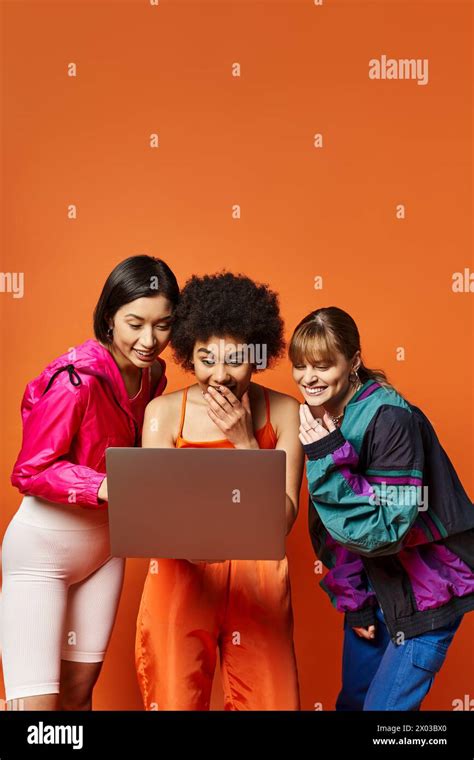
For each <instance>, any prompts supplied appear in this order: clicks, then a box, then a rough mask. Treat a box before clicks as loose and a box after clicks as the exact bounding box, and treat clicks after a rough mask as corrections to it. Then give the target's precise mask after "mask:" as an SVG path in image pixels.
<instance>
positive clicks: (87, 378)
mask: <svg viewBox="0 0 474 760" xmlns="http://www.w3.org/2000/svg"><path fill="white" fill-rule="evenodd" d="M178 298H179V289H178V284H177V282H176V278H175V276H174V274H173V272H172V271H171V269H170V268H169V267H168V266H167V264H165V262H164V261H161V260H160V259H155V258H152V257H150V256H132V257H130V258H128V259H126V260H125V261H122V262H121V263H120V264H118V265H117V266H116V267H115V269H114V270H113V271H112V272H111V274H110V275H109V277H108V278H107V280H106V282H105V285H104V287H103V290H102V293H101V295H100V298H99V301H98V303H97V306H96V309H95V313H94V333H95V339H89V340H86V341H85V342H84V343H82V344H81V345H79V346H76V347H75V348H72V349H69V350H68V352H67V353H65V354H63V355H62V356H60V357H59V358H57V359H54V361H52V362H50V364H48V366H47V367H46V368H45V369H44V370H43V371H42V372H41V374H40V375H39V376H38V377H36V378H35V379H34V380H32V381H31V382H30V383H28V385H27V387H26V391H25V394H24V396H23V401H22V405H21V415H22V420H23V443H22V447H21V451H20V453H19V455H18V459H17V461H16V464H15V466H14V468H13V473H12V476H11V480H12V483H13V485H14V486H16V487H17V488H18V489H19V491H20V492H21V493H22V494H24V498H23V500H22V502H21V504H20V507H19V509H18V510H17V512H16V513H15V514H14V516H13V518H12V520H11V522H10V524H9V525H8V528H7V531H6V533H5V536H4V539H3V547H2V548H3V555H2V560H3V561H2V565H3V631H2V633H3V636H2V638H3V642H2V643H3V672H4V680H5V688H6V697H7V700H9V701H10V700H16V699H21V700H22V707H23V708H24V709H25V710H57V709H62V710H87V709H91V704H92V690H93V687H94V685H95V682H96V681H97V678H98V676H99V673H100V670H101V667H102V661H103V659H104V657H105V653H106V650H107V646H108V643H109V639H110V635H111V633H112V628H113V625H114V621H115V615H116V612H117V607H118V603H119V599H120V594H121V590H122V583H123V575H124V565H125V560H124V559H122V558H118V557H112V556H111V554H110V544H109V529H108V511H107V478H106V477H105V471H106V470H105V450H106V448H107V447H108V446H133V445H139V443H140V434H141V427H142V423H143V416H144V413H145V407H146V405H147V403H148V402H149V401H150V399H151V398H153V397H154V396H158V395H160V394H161V393H163V390H164V388H165V385H166V376H165V367H166V365H165V362H164V361H163V360H162V359H160V358H159V354H160V353H161V352H162V351H163V349H164V348H165V346H166V345H167V343H168V341H169V338H170V332H171V322H172V318H173V310H174V308H175V306H176V304H177V302H178Z"/></svg>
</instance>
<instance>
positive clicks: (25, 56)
mask: <svg viewBox="0 0 474 760" xmlns="http://www.w3.org/2000/svg"><path fill="white" fill-rule="evenodd" d="M2 20H3V42H4V50H3V65H4V72H3V74H4V76H3V79H4V85H3V94H2V105H3V114H4V127H3V144H2V149H3V155H2V182H3V189H4V195H3V219H2V229H3V236H2V262H1V268H2V280H1V282H2V292H0V308H1V340H2V372H1V376H0V382H1V388H0V391H1V401H0V403H1V415H2V425H1V431H2V433H1V436H2V439H1V444H2V448H1V472H0V478H1V481H0V490H1V521H0V536H1V535H3V532H4V530H5V528H6V526H7V524H8V522H9V521H10V519H11V517H12V515H13V514H14V512H15V511H16V510H17V508H18V506H19V503H20V501H21V496H20V495H19V493H18V492H17V491H16V490H15V489H13V488H12V487H11V485H10V480H9V478H10V472H11V469H12V466H13V463H14V461H15V459H16V456H17V453H18V450H19V447H20V444H21V425H20V412H19V409H20V400H21V397H22V394H23V391H24V387H25V385H26V383H27V382H28V381H29V380H30V379H31V378H33V377H34V376H36V375H37V374H39V372H40V371H41V370H42V368H43V367H44V366H45V365H46V363H47V362H49V361H50V360H51V359H53V358H54V357H55V356H57V355H59V354H61V353H63V352H65V351H66V350H67V349H68V348H69V347H70V346H74V345H76V344H78V343H80V342H82V341H84V340H85V339H86V338H88V337H92V324H91V320H92V311H93V308H94V305H95V302H96V300H97V298H98V295H99V292H100V289H101V287H102V285H103V282H104V279H105V277H106V276H107V274H108V273H109V271H110V270H111V269H112V268H113V267H114V266H115V265H116V264H117V263H118V262H119V261H121V260H122V259H124V258H126V257H128V256H131V255H135V254H139V253H148V254H150V255H153V256H159V257H161V258H163V259H165V261H167V262H168V263H169V265H170V266H171V267H172V269H173V270H174V271H175V273H176V275H177V277H178V279H179V282H180V285H183V284H184V283H185V281H186V279H187V278H188V277H189V276H190V275H191V274H193V273H198V274H203V273H206V272H216V271H218V270H220V269H222V268H226V269H228V270H231V271H234V272H243V273H245V274H247V275H249V276H250V277H252V278H254V279H257V280H259V281H264V282H267V283H269V285H270V286H271V287H273V288H274V289H275V290H277V291H278V292H279V294H280V299H281V307H282V312H283V316H284V319H285V323H286V330H287V337H289V336H290V334H291V332H292V329H293V328H294V326H295V325H296V323H297V322H298V321H299V320H300V319H301V318H302V317H303V316H304V315H305V314H306V313H307V312H308V311H310V310H312V309H315V308H317V307H319V306H329V305H336V306H339V307H341V308H343V309H345V310H346V311H348V312H349V313H350V314H351V315H352V316H353V317H354V319H355V320H356V322H357V323H358V326H359V329H360V332H361V337H362V349H363V357H364V359H365V361H366V363H367V365H368V366H373V367H382V368H384V369H385V370H386V371H387V373H388V376H389V379H390V380H391V381H392V382H393V383H394V385H395V386H396V387H397V388H398V389H399V390H400V392H401V393H402V394H403V395H405V396H406V397H407V398H408V400H409V401H411V402H412V403H414V404H416V405H417V406H420V407H421V408H422V409H423V410H424V411H425V412H426V414H427V415H428V416H429V418H430V419H431V421H432V423H433V424H434V426H435V428H436V430H437V432H438V435H439V437H440V440H441V443H442V445H443V446H444V448H445V449H446V450H447V452H448V454H449V456H450V458H451V459H452V462H453V464H454V466H455V468H456V469H457V471H458V473H459V476H460V478H461V480H462V482H463V484H464V486H465V488H466V489H467V491H468V493H469V494H470V495H471V498H472V494H473V485H474V484H473V476H472V455H473V439H472V422H473V419H472V382H473V373H472V345H473V343H472V337H473V336H472V290H474V283H472V278H473V276H472V275H471V271H472V269H473V263H472V259H471V258H470V255H471V249H472V245H471V242H472V241H471V228H470V212H471V202H472V185H471V179H472V177H471V174H472V136H471V126H472V125H471V105H472V104H471V98H472V73H471V49H472V39H471V23H472V5H471V3H467V2H453V0H450V2H427V1H425V2H407V1H404V0H400V1H399V2H395V1H394V2H390V1H388V0H387V1H384V0H377V2H358V0H346V2H343V1H342V0H321V2H317V1H316V2H314V0H291V2H282V1H281V0H275V1H270V0H268V1H267V2H257V1H255V2H253V1H251V0H242V1H241V2H237V1H236V2H230V1H229V2H227V1H225V0H219V1H218V2H201V1H200V0H193V1H190V2H177V1H176V2H173V1H172V0H159V2H158V1H156V2H153V0H151V1H150V0H133V1H123V0H108V1H107V2H106V1H105V0H103V1H96V0H60V1H59V0H56V1H54V0H49V1H48V2H43V1H42V0H34V1H32V2H29V1H28V0H3V2H2ZM407 59H410V61H412V63H409V64H406V63H404V61H406V60H407ZM164 358H165V359H166V360H167V363H168V376H169V384H168V389H167V390H168V391H171V390H175V389H177V388H179V387H181V386H182V385H183V384H185V383H188V382H189V379H190V378H189V376H186V375H184V374H183V373H182V372H181V371H179V370H178V369H177V368H176V367H175V366H174V364H173V361H172V357H171V353H170V351H169V349H167V350H166V351H165V353H164ZM257 381H258V382H263V383H265V384H266V385H269V386H270V387H273V388H276V389H278V390H281V391H284V392H287V393H290V394H292V395H295V396H297V392H296V387H295V386H294V384H293V381H292V379H291V368H290V364H289V362H288V361H287V360H283V361H281V362H280V364H279V365H278V366H277V367H276V368H275V369H274V370H271V371H267V372H265V374H264V375H263V376H262V378H261V379H260V378H257ZM305 489H306V483H303V487H302V492H301V493H302V496H301V507H300V515H299V518H298V520H297V523H296V525H295V527H294V529H293V531H292V533H291V536H290V539H289V545H288V556H289V561H290V572H291V580H292V590H293V604H294V615H295V644H296V653H297V658H298V667H299V677H300V685H301V697H302V707H303V709H304V710H315V709H324V710H332V709H334V703H335V699H336V696H337V693H338V690H339V686H340V663H341V646H342V624H343V618H342V615H340V614H339V613H336V611H335V610H333V608H332V607H331V605H330V603H329V601H328V599H327V597H326V595H325V594H324V593H323V592H322V591H321V590H320V589H319V586H318V583H319V581H320V580H321V575H319V574H318V573H317V569H318V568H317V566H316V565H315V557H314V555H313V551H312V548H311V545H310V540H309V536H308V532H307V494H306V490H305ZM146 571H147V562H146V561H145V560H128V561H127V569H126V578H125V585H124V590H123V595H122V598H121V602H120V607H119V612H118V617H117V621H116V625H115V628H114V632H113V637H112V640H111V644H110V648H109V650H108V653H107V656H106V659H105V664H104V668H103V671H102V675H101V677H100V680H99V682H98V685H97V687H96V689H95V692H94V708H95V709H99V710H105V709H119V710H141V709H142V703H141V699H140V694H139V691H138V686H137V681H136V676H135V669H134V637H135V620H136V616H137V610H138V604H139V599H140V595H141V590H142V586H143V582H144V579H145V575H146ZM473 638H474V615H466V617H465V619H464V622H463V624H462V627H461V629H460V631H459V634H458V635H457V636H456V638H455V639H454V642H453V645H452V647H451V649H450V651H449V654H448V658H447V661H446V664H445V666H444V667H443V669H442V671H441V673H440V674H439V676H437V678H436V680H435V684H434V686H433V688H432V690H431V692H430V694H429V695H428V697H427V699H426V701H425V703H424V708H426V709H444V710H452V709H454V707H455V704H457V703H456V700H463V699H464V696H465V694H468V693H469V690H470V691H471V695H472V696H473V697H474V694H472V684H473V683H474V658H473V655H472V641H473ZM0 696H1V697H4V693H3V692H1V693H0ZM212 705H213V708H215V709H219V708H220V707H221V706H222V693H221V689H220V684H219V679H218V678H216V680H215V683H214V691H213V700H212Z"/></svg>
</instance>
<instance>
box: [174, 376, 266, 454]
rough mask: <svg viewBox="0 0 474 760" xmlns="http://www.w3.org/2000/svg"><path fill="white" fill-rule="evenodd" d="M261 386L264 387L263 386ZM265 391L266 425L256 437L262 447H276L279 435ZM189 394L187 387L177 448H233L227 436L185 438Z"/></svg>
mask: <svg viewBox="0 0 474 760" xmlns="http://www.w3.org/2000/svg"><path fill="white" fill-rule="evenodd" d="M261 387H262V388H263V386H261ZM263 392H264V394H265V405H266V409H267V419H266V420H265V424H264V426H263V427H261V428H260V430H256V431H255V438H256V440H257V442H258V445H259V446H260V448H261V449H274V448H275V446H276V444H277V436H276V433H275V430H274V429H273V425H272V423H271V422H270V397H269V393H268V390H267V388H263ZM187 396H188V388H185V389H184V391H183V401H182V405H181V420H180V423H179V432H178V437H177V439H176V448H177V449H192V448H195V449H198V448H202V449H204V448H206V449H233V448H234V444H233V443H231V442H230V441H229V440H228V439H227V438H221V439H219V440H217V441H187V440H185V439H184V438H183V436H182V432H183V425H184V416H185V413H186V399H187Z"/></svg>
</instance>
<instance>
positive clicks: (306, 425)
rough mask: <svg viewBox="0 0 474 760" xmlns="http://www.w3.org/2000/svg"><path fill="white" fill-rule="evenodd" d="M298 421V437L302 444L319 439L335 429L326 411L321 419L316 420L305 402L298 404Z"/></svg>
mask: <svg viewBox="0 0 474 760" xmlns="http://www.w3.org/2000/svg"><path fill="white" fill-rule="evenodd" d="M300 422H301V424H300V432H299V439H300V441H301V443H303V444H307V443H314V442H315V441H320V440H321V438H324V436H326V435H329V433H332V432H333V430H336V426H335V424H334V422H333V421H332V419H331V418H330V416H329V414H328V413H327V412H326V411H325V412H324V415H323V419H322V420H320V419H319V420H317V419H315V418H314V417H313V415H312V414H311V412H310V410H309V407H308V405H307V404H300ZM322 423H323V424H322Z"/></svg>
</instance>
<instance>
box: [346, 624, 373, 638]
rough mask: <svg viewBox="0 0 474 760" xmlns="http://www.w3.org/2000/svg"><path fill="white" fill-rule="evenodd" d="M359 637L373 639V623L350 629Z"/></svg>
mask: <svg viewBox="0 0 474 760" xmlns="http://www.w3.org/2000/svg"><path fill="white" fill-rule="evenodd" d="M352 630H353V631H354V632H355V633H356V634H357V635H358V636H359V637H360V638H361V639H375V625H369V627H368V628H353V629H352Z"/></svg>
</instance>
